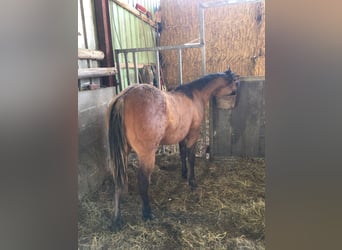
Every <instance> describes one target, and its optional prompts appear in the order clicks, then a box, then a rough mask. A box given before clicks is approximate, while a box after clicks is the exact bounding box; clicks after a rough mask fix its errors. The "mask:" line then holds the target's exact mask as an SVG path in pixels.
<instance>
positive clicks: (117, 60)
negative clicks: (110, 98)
mask: <svg viewBox="0 0 342 250" xmlns="http://www.w3.org/2000/svg"><path fill="white" fill-rule="evenodd" d="M115 61H116V69H117V74H118V78H119V79H118V80H119V91H117V94H118V93H119V92H121V91H122V89H123V86H122V79H121V68H120V58H119V53H117V52H115Z"/></svg>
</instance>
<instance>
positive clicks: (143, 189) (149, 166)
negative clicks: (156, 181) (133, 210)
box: [137, 152, 155, 220]
mask: <svg viewBox="0 0 342 250" xmlns="http://www.w3.org/2000/svg"><path fill="white" fill-rule="evenodd" d="M139 162H140V164H139V165H140V167H139V169H138V175H137V179H138V189H139V193H140V196H141V200H142V203H143V206H142V214H143V219H144V220H151V219H153V214H152V211H151V206H150V201H149V196H148V188H149V184H150V180H151V174H152V171H153V168H154V163H155V155H154V152H153V154H152V155H151V156H149V157H143V158H142V159H140V158H139Z"/></svg>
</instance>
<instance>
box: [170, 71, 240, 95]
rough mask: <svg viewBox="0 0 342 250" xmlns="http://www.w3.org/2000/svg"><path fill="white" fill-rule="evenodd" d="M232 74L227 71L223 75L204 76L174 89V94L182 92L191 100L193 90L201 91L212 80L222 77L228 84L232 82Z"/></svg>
mask: <svg viewBox="0 0 342 250" xmlns="http://www.w3.org/2000/svg"><path fill="white" fill-rule="evenodd" d="M233 76H234V74H233V73H232V72H231V71H227V72H224V73H214V74H208V75H205V76H204V77H202V78H199V79H197V80H194V81H192V82H189V83H186V84H183V85H180V86H178V87H176V88H175V89H174V91H176V92H182V93H184V94H185V95H186V96H188V97H189V98H190V99H193V94H192V93H193V91H194V90H202V89H203V88H204V87H205V86H207V85H208V84H209V83H210V82H211V81H212V80H214V79H216V78H218V77H224V78H226V79H227V80H228V81H229V82H231V81H232V79H233Z"/></svg>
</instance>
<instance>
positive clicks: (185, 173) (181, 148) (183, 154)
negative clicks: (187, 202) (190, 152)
mask: <svg viewBox="0 0 342 250" xmlns="http://www.w3.org/2000/svg"><path fill="white" fill-rule="evenodd" d="M179 155H180V158H181V162H182V177H183V178H184V179H186V178H187V176H188V169H187V167H186V155H187V150H186V143H185V140H183V141H180V142H179Z"/></svg>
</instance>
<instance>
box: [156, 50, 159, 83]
mask: <svg viewBox="0 0 342 250" xmlns="http://www.w3.org/2000/svg"><path fill="white" fill-rule="evenodd" d="M156 60H157V87H158V88H159V89H160V62H159V50H156Z"/></svg>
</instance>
